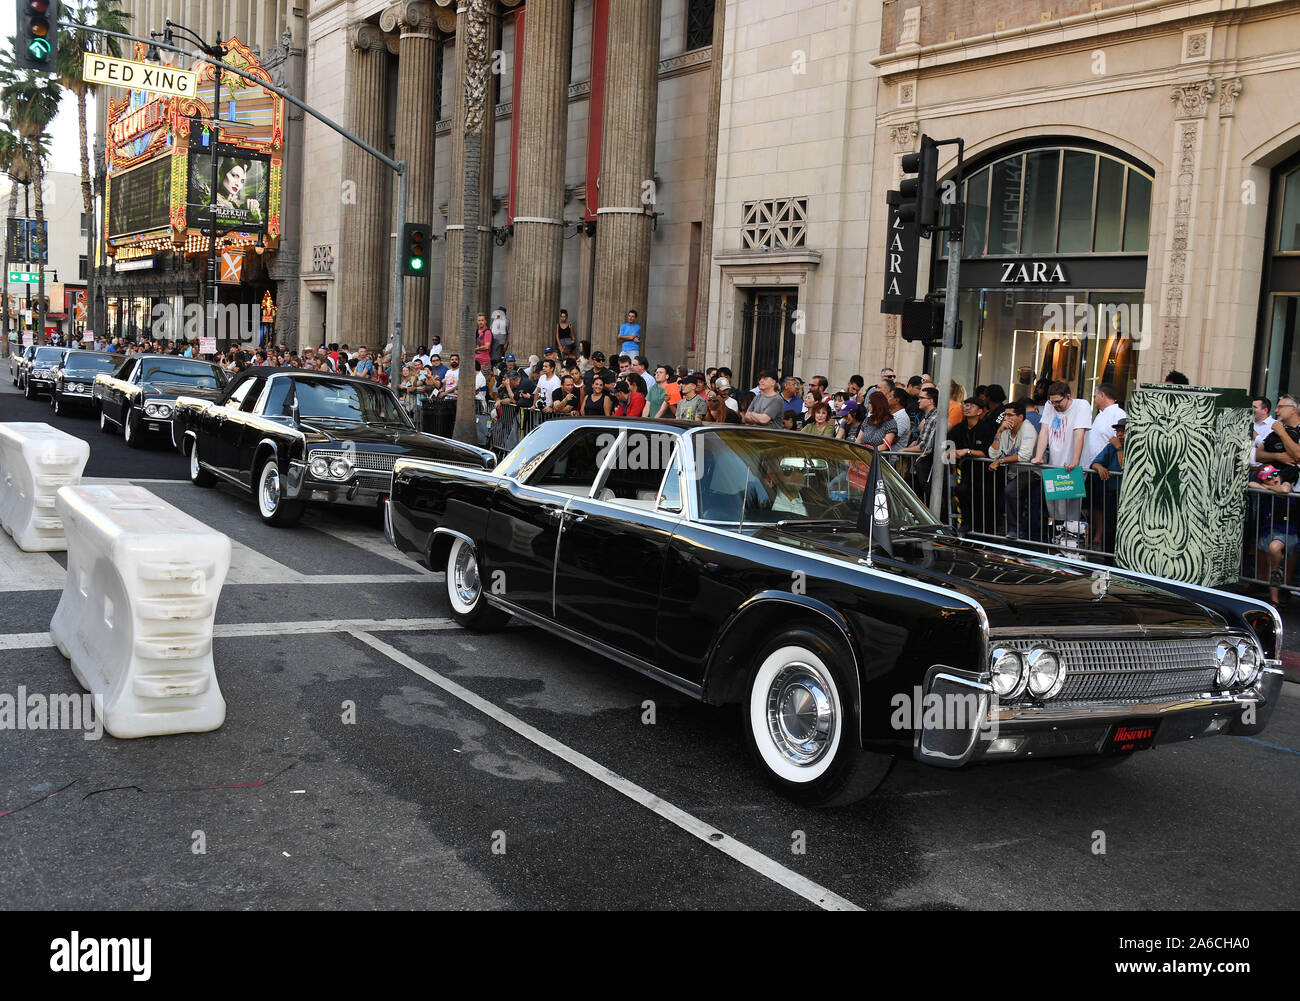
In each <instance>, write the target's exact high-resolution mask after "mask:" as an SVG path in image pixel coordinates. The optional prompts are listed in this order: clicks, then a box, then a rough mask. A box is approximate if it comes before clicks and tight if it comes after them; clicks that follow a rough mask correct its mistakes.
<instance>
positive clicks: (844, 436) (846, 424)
mask: <svg viewBox="0 0 1300 1001" xmlns="http://www.w3.org/2000/svg"><path fill="white" fill-rule="evenodd" d="M862 414H863V410H862V404H861V403H859V402H858V401H857V400H845V401H844V406H842V407H841V408H840V409H839V412H838V413H837V414H836V415H835V416H836V417H838V418H839V420H838V421H837V422H836V424H835V437H836V438H839V439H840V440H841V441H857V440H858V432H859V431H861V430H862Z"/></svg>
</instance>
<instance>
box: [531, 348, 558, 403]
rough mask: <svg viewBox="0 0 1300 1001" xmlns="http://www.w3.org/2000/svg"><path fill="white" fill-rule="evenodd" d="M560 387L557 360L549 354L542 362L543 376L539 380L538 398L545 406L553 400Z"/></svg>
mask: <svg viewBox="0 0 1300 1001" xmlns="http://www.w3.org/2000/svg"><path fill="white" fill-rule="evenodd" d="M559 388H560V377H559V376H558V375H556V373H555V362H554V361H553V360H552V359H551V358H550V357H549V356H547V358H546V360H545V361H543V362H542V376H541V378H540V379H538V380H537V397H536V398H537V400H539V401H540V402H541V404H542V405H543V406H544V405H546V404H548V403H550V402H551V397H552V396H553V395H554V394H555V391H556V390H557V389H559Z"/></svg>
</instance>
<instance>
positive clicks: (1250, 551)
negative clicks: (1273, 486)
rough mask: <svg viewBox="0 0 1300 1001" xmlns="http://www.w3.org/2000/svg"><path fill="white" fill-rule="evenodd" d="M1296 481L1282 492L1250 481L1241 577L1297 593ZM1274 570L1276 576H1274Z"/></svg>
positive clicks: (1299, 524) (1299, 501)
mask: <svg viewBox="0 0 1300 1001" xmlns="http://www.w3.org/2000/svg"><path fill="white" fill-rule="evenodd" d="M1297 488H1300V484H1297V485H1296V486H1295V487H1293V488H1292V490H1291V491H1289V492H1286V493H1283V492H1280V491H1273V490H1270V489H1268V488H1267V487H1263V486H1260V485H1257V484H1252V485H1251V486H1250V487H1248V488H1247V491H1246V528H1245V532H1244V533H1243V544H1242V556H1241V579H1242V580H1243V581H1247V582H1249V583H1251V584H1259V585H1262V586H1265V587H1267V586H1269V585H1272V586H1274V587H1277V588H1279V589H1281V590H1286V591H1291V592H1292V593H1300V584H1298V583H1297V573H1296V570H1297V566H1296V565H1297V562H1300V497H1297V493H1300V489H1297ZM1274 571H1276V574H1277V576H1274Z"/></svg>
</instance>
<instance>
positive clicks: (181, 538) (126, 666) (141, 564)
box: [50, 485, 231, 737]
mask: <svg viewBox="0 0 1300 1001" xmlns="http://www.w3.org/2000/svg"><path fill="white" fill-rule="evenodd" d="M57 504H58V512H59V515H60V517H62V519H63V528H64V532H65V533H66V535H67V539H68V577H67V581H66V583H65V584H64V587H63V597H62V598H61V599H60V600H59V607H58V609H57V610H56V611H55V613H54V619H53V621H51V622H50V637H51V638H52V639H53V640H54V645H55V646H56V647H58V649H59V652H60V653H62V654H63V656H65V657H67V658H69V659H70V660H71V661H72V671H73V673H74V674H75V675H76V676H77V680H78V681H80V682H81V683H82V684H83V685H84V686H85V687H86V688H87V689H88V690H89V691H90V692H92V693H94V694H97V695H102V696H103V698H104V729H106V730H107V731H108V732H109V733H111V734H112V735H113V736H114V737H148V736H156V735H160V734H168V733H194V732H199V731H203V730H215V729H216V728H217V727H219V726H221V724H222V723H223V722H224V721H225V718H226V701H225V699H223V698H222V696H221V689H220V687H219V686H218V685H217V675H216V669H215V667H214V665H213V663H212V622H213V619H214V618H215V616H216V611H217V600H218V598H220V596H221V586H222V584H224V583H225V580H226V573H227V571H229V569H230V551H231V546H230V539H229V538H227V537H226V536H225V535H222V534H221V533H220V532H217V531H215V530H213V529H211V528H208V526H207V525H204V524H203V523H202V522H200V521H198V520H197V519H195V518H192V517H190V516H189V515H188V514H186V513H185V512H183V511H181V510H179V509H178V508H175V507H173V506H172V505H170V504H168V503H167V502H166V501H164V500H162V499H160V498H159V497H156V496H155V495H154V494H152V493H150V492H149V491H148V490H145V489H144V488H143V487H134V486H126V485H123V486H68V487H63V488H62V489H60V490H59V493H58V498H57Z"/></svg>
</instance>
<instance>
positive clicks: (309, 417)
mask: <svg viewBox="0 0 1300 1001" xmlns="http://www.w3.org/2000/svg"><path fill="white" fill-rule="evenodd" d="M176 421H177V426H176V441H177V447H178V448H179V449H180V451H181V452H182V454H184V455H187V456H189V460H190V480H191V482H193V483H195V484H196V485H198V486H201V487H207V486H211V485H212V484H213V483H215V482H216V481H217V479H218V478H220V479H222V480H226V481H227V482H230V483H233V484H235V485H237V486H239V487H242V488H243V489H245V490H248V491H250V492H251V493H252V494H253V497H254V500H255V501H256V502H257V510H258V513H259V514H260V515H261V517H262V520H263V521H265V522H266V523H267V524H269V525H291V524H293V523H294V522H296V521H297V520H298V519H299V518H300V517H301V516H302V512H303V508H304V505H305V504H306V503H308V502H311V501H321V502H324V503H330V504H351V505H360V506H365V507H371V508H374V509H375V510H378V509H379V506H380V504H381V503H382V502H383V500H384V499H385V498H387V496H388V492H389V489H390V486H391V484H392V479H393V463H394V462H395V461H396V460H397V459H399V458H401V457H403V456H418V457H421V458H424V459H431V460H440V461H442V462H445V463H453V464H454V463H467V464H470V465H473V466H476V467H477V468H479V469H483V468H485V467H488V468H490V466H491V465H492V464H493V463H494V462H495V461H496V460H495V456H493V454H492V453H491V452H488V451H485V450H483V449H479V448H473V447H471V446H468V445H461V444H459V443H457V442H454V441H448V440H447V439H445V438H438V437H436V436H434V435H431V434H424V433H422V432H419V431H417V430H415V427H414V426H413V425H412V424H411V419H410V418H409V417H407V415H406V411H405V410H403V409H402V407H401V405H400V404H399V403H398V402H397V397H396V396H394V395H393V393H392V391H391V390H390V389H388V388H387V387H386V386H381V385H380V384H379V383H377V382H371V381H369V380H367V379H356V378H353V377H351V376H342V375H333V374H331V373H329V372H311V371H305V370H303V369H297V368H250V369H247V370H245V371H244V372H242V373H240V375H238V376H237V377H236V378H235V379H234V380H233V381H232V382H231V383H230V385H229V386H228V387H227V389H226V391H225V392H224V393H223V394H222V395H221V396H220V397H218V398H217V399H215V400H203V399H192V398H189V397H182V398H181V399H179V400H178V401H177V404H176Z"/></svg>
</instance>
